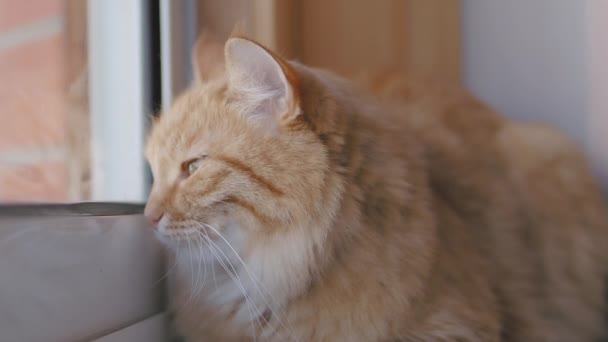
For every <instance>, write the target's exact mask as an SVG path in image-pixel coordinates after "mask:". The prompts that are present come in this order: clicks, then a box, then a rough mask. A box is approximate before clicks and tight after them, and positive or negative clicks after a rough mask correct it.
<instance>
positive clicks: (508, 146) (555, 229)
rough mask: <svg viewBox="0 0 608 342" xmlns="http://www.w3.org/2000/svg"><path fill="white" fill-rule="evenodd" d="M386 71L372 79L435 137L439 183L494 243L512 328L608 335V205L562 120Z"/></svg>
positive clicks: (431, 149)
mask: <svg viewBox="0 0 608 342" xmlns="http://www.w3.org/2000/svg"><path fill="white" fill-rule="evenodd" d="M383 77H384V78H382V77H381V78H376V79H373V78H371V79H368V80H367V81H366V82H367V85H368V87H369V88H370V89H371V90H372V91H374V92H375V93H376V95H377V96H379V97H380V98H381V99H382V100H384V101H386V102H387V103H390V104H392V105H393V106H395V107H396V108H397V110H396V111H395V112H394V113H396V114H395V115H398V116H400V118H399V121H400V122H402V124H403V125H407V126H408V127H410V128H413V129H414V131H415V133H416V136H417V139H418V142H419V143H422V144H424V145H425V148H426V150H427V160H428V161H429V166H428V168H429V174H430V185H431V187H432V189H433V192H434V193H435V195H438V196H440V197H441V198H442V200H444V201H446V202H447V203H449V205H450V206H451V207H452V208H454V209H455V210H456V211H457V212H458V214H459V215H460V217H461V218H462V219H463V220H465V221H466V222H467V223H468V224H469V230H468V232H469V233H471V234H478V235H479V240H478V241H485V242H486V243H487V244H488V246H487V247H486V248H485V253H486V256H487V257H488V258H490V260H491V262H492V263H494V269H493V272H494V274H492V278H494V279H496V281H497V282H498V283H499V284H498V286H499V287H500V290H499V292H501V293H500V294H499V296H500V297H501V298H502V300H503V303H502V305H503V306H504V307H503V308H502V309H503V310H504V311H505V312H506V314H505V315H504V316H503V318H502V319H503V320H504V321H505V322H506V324H507V326H508V327H509V328H510V329H511V330H513V331H512V332H510V333H509V334H507V335H505V336H508V335H511V337H512V338H513V339H514V340H518V338H519V339H521V338H522V337H523V338H541V339H543V340H544V339H552V338H556V339H557V340H560V341H569V340H580V341H584V340H590V339H593V338H597V337H598V336H599V335H601V333H602V331H603V330H604V329H605V326H604V324H605V322H604V321H603V320H604V312H606V306H605V304H606V298H605V291H606V288H607V287H606V282H605V279H606V276H607V275H608V269H607V266H608V252H606V250H605V249H606V246H608V207H607V206H606V202H605V199H604V198H603V197H602V193H601V191H600V186H599V184H598V183H597V182H596V181H595V179H594V177H593V175H592V174H591V171H590V170H589V167H588V164H587V161H586V159H585V157H584V155H583V153H582V152H581V150H580V149H579V148H578V146H576V144H574V143H573V142H572V141H570V140H569V139H568V138H567V137H566V136H565V135H564V134H563V133H561V132H560V131H558V130H556V129H553V128H550V127H547V126H543V125H538V124H531V123H517V122H511V121H508V120H506V119H504V118H503V117H501V116H500V115H499V114H497V113H495V112H494V111H492V110H491V109H490V108H489V107H487V106H485V105H484V104H483V103H481V102H479V101H478V100H476V99H475V98H474V97H472V96H471V95H469V94H468V93H467V92H466V91H464V90H462V89H459V88H458V87H455V86H451V85H445V84H441V83H435V82H417V81H415V80H410V79H406V78H399V77H391V76H390V75H389V76H388V77H387V76H386V75H384V76H383ZM370 80H371V82H370ZM518 326H519V327H521V328H520V331H519V332H518V331H517V329H518Z"/></svg>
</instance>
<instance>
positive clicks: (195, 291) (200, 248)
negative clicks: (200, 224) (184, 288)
mask: <svg viewBox="0 0 608 342" xmlns="http://www.w3.org/2000/svg"><path fill="white" fill-rule="evenodd" d="M196 242H197V243H198V242H200V240H199V238H198V237H197V239H196ZM195 246H197V245H195ZM197 247H198V258H197V259H198V269H197V272H196V282H195V283H194V288H193V290H192V293H194V294H196V293H197V292H198V282H199V280H200V277H201V262H202V261H201V260H202V258H201V254H202V249H203V244H202V242H201V243H200V244H199V245H198V246H197ZM201 287H202V285H201Z"/></svg>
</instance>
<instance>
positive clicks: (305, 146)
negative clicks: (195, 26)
mask: <svg viewBox="0 0 608 342" xmlns="http://www.w3.org/2000/svg"><path fill="white" fill-rule="evenodd" d="M194 63H195V69H196V71H197V76H198V80H199V82H198V84H197V85H196V86H194V87H192V88H191V89H190V90H188V91H187V92H185V94H183V95H182V96H181V97H180V98H179V99H178V100H177V101H176V102H175V104H174V105H173V107H172V109H171V110H169V111H168V112H166V113H163V114H162V116H161V117H160V119H159V120H158V121H157V122H155V124H154V126H153V128H152V131H151V134H150V136H149V139H148V142H147V149H146V157H147V159H148V161H149V162H150V165H151V168H152V171H153V174H154V178H155V182H154V186H153V189H152V193H151V195H150V199H149V201H148V204H147V207H146V215H147V216H148V217H149V219H150V220H151V221H152V222H153V223H154V226H155V230H156V234H157V235H158V237H159V238H160V239H161V240H162V241H163V242H164V243H165V244H166V246H167V247H168V249H169V250H170V251H172V252H173V253H174V256H175V264H174V266H173V267H172V268H171V273H170V275H171V277H172V292H171V297H172V301H171V302H172V304H171V305H172V310H173V314H174V316H175V324H176V327H177V331H178V333H179V334H181V335H182V336H183V337H185V339H186V341H195V342H197V341H596V340H598V339H599V338H601V337H602V336H603V333H604V330H605V326H604V316H603V314H604V312H605V300H604V299H605V298H604V290H605V289H606V283H605V276H606V275H608V248H607V247H608V210H607V207H606V205H605V202H604V200H603V199H602V197H601V195H600V191H599V189H598V186H597V185H596V183H595V181H594V180H593V179H592V177H591V176H590V173H589V171H588V169H587V166H586V162H585V160H584V159H583V157H581V154H580V153H579V152H578V150H577V148H576V147H575V146H573V144H572V143H570V142H569V141H568V140H567V139H566V138H564V137H562V135H561V134H560V133H558V132H555V131H553V130H551V129H549V128H544V127H541V126H535V125H524V124H515V123H509V122H506V121H505V119H503V118H502V117H500V116H499V115H497V114H495V113H494V112H492V111H491V110H490V109H488V108H487V107H485V106H484V105H483V104H481V103H479V102H478V101H476V100H475V99H473V98H472V97H471V96H469V95H468V94H466V93H465V92H464V91H462V90H459V89H456V88H450V87H448V86H441V85H437V84H432V83H414V82H411V81H407V80H406V79H404V78H397V77H389V78H385V77H383V76H382V77H377V78H374V77H371V78H370V79H368V80H367V81H366V84H367V86H368V88H369V90H368V91H366V90H363V88H362V87H358V86H355V85H353V84H351V83H349V82H348V81H346V80H344V79H341V78H339V77H337V76H334V75H332V74H331V73H328V72H325V71H322V70H317V69H314V68H310V67H307V66H304V65H301V64H299V63H296V62H291V61H286V60H284V59H282V58H280V57H279V56H278V55H276V54H275V53H273V52H271V51H269V50H267V49H266V48H264V47H262V46H260V45H259V44H257V43H255V42H253V41H251V40H248V39H245V38H240V37H233V38H230V39H229V40H228V41H227V42H226V43H225V46H224V44H222V43H219V42H215V41H213V40H212V39H211V38H210V37H209V36H203V37H202V38H201V39H200V40H199V43H198V46H197V49H196V52H195V58H194ZM368 93H375V95H372V94H368Z"/></svg>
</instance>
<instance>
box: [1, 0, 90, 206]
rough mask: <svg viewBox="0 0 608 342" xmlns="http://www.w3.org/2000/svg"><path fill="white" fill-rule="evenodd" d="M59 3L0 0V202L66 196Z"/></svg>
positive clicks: (63, 50)
mask: <svg viewBox="0 0 608 342" xmlns="http://www.w3.org/2000/svg"><path fill="white" fill-rule="evenodd" d="M82 1H84V0H82ZM64 7H65V4H64V1H63V0H0V202H15V201H64V200H66V199H67V193H68V189H67V188H68V182H67V152H66V151H67V148H66V119H67V111H66V81H65V75H66V72H65V69H66V37H65V29H64V28H65V15H64V13H66V11H65V8H64Z"/></svg>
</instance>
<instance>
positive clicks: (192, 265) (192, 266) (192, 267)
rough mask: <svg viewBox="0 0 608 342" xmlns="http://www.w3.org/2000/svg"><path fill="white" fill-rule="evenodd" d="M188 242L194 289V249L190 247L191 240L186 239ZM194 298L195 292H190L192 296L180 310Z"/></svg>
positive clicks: (191, 282)
mask: <svg viewBox="0 0 608 342" xmlns="http://www.w3.org/2000/svg"><path fill="white" fill-rule="evenodd" d="M186 242H188V254H189V255H190V277H191V281H190V287H192V285H193V284H194V262H193V260H192V249H191V247H190V239H186ZM192 298H194V292H193V291H190V296H189V297H188V300H186V302H185V303H184V305H182V308H180V310H182V309H183V308H184V307H186V306H187V305H188V304H189V303H190V301H191V300H192Z"/></svg>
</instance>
